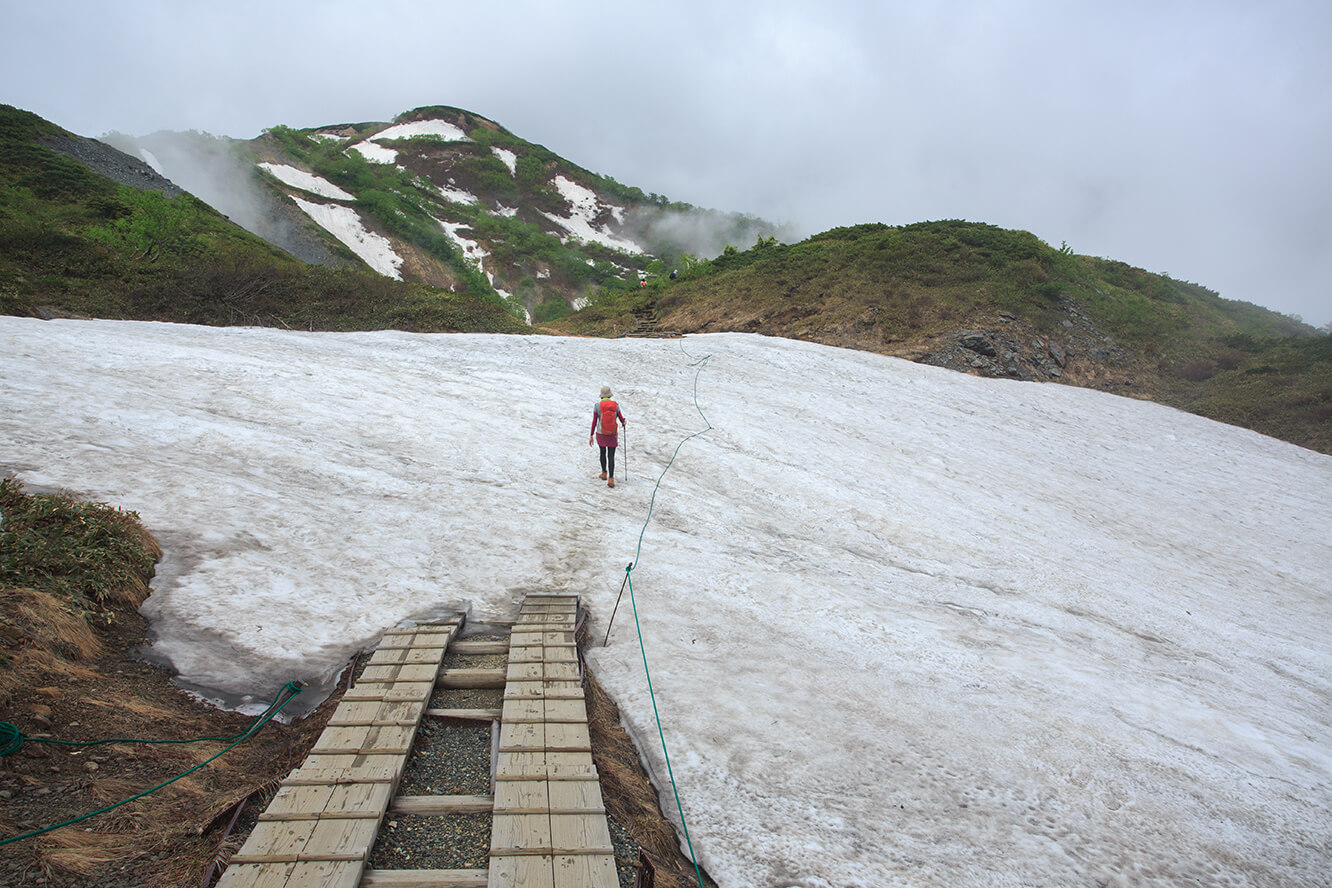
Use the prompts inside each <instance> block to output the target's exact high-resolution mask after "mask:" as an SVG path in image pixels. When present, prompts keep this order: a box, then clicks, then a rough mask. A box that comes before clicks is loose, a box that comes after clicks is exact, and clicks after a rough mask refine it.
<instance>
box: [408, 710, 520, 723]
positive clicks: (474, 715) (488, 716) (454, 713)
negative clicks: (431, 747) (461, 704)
mask: <svg viewBox="0 0 1332 888" xmlns="http://www.w3.org/2000/svg"><path fill="white" fill-rule="evenodd" d="M426 715H428V716H430V717H431V718H456V719H459V720H460V721H496V720H498V719H500V718H502V717H503V710H501V709H427V710H426Z"/></svg>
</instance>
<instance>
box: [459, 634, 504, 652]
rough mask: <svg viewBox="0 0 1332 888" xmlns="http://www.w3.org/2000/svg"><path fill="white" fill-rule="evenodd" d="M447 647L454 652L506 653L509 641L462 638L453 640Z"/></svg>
mask: <svg viewBox="0 0 1332 888" xmlns="http://www.w3.org/2000/svg"><path fill="white" fill-rule="evenodd" d="M449 649H450V650H451V651H453V652H454V653H455V654H507V653H508V652H509V643H508V642H507V641H484V640H479V639H478V640H473V639H467V638H464V639H461V640H459V641H455V642H454V643H453V644H452V645H451V646H450V648H449Z"/></svg>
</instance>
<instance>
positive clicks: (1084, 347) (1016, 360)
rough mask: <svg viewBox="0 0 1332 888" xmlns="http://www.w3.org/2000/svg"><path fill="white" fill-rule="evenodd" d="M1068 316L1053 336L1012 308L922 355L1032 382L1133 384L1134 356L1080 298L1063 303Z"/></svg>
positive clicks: (928, 360)
mask: <svg viewBox="0 0 1332 888" xmlns="http://www.w3.org/2000/svg"><path fill="white" fill-rule="evenodd" d="M1061 307H1062V308H1063V309H1064V312H1065V314H1066V315H1067V317H1066V318H1064V319H1063V320H1062V321H1061V322H1060V324H1059V327H1058V328H1057V329H1058V331H1059V332H1058V333H1057V334H1056V335H1053V336H1052V335H1050V334H1049V333H1042V332H1040V331H1038V330H1036V329H1035V328H1034V327H1033V326H1031V324H1029V323H1027V322H1026V321H1024V320H1022V319H1020V318H1018V317H1017V316H1016V315H1012V314H1009V313H1008V312H1000V313H999V314H998V315H997V316H996V318H995V321H994V323H993V324H991V325H987V326H984V327H979V328H971V329H967V330H962V331H959V332H957V333H953V334H951V335H947V336H943V337H940V338H939V339H938V340H937V341H936V343H935V346H934V348H933V349H932V350H931V351H929V353H927V354H924V355H921V356H920V357H919V358H917V360H919V361H920V362H921V363H925V364H933V365H935V366H938V367H947V368H949V369H951V370H960V371H963V372H966V373H973V374H976V375H978V376H989V377H1004V378H1008V379H1020V380H1027V381H1043V380H1060V381H1064V382H1070V381H1074V379H1070V378H1066V377H1068V376H1071V377H1073V378H1075V379H1077V380H1078V381H1079V382H1080V383H1085V382H1088V381H1094V380H1103V381H1107V382H1109V381H1111V380H1113V383H1114V384H1115V385H1129V386H1131V385H1132V381H1131V380H1130V379H1129V378H1128V376H1127V374H1128V372H1129V365H1130V355H1129V354H1128V352H1127V351H1126V350H1125V349H1124V348H1122V347H1121V346H1119V345H1118V344H1117V343H1116V342H1115V341H1114V340H1113V339H1111V338H1110V337H1109V336H1106V335H1104V334H1103V333H1101V332H1100V331H1099V330H1098V329H1096V326H1095V325H1094V324H1093V323H1092V321H1091V319H1090V318H1089V317H1088V316H1087V315H1086V313H1084V312H1083V311H1082V310H1081V309H1080V308H1079V307H1078V306H1077V305H1076V303H1074V302H1072V301H1071V300H1065V301H1064V302H1062V303H1061Z"/></svg>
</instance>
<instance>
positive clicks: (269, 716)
mask: <svg viewBox="0 0 1332 888" xmlns="http://www.w3.org/2000/svg"><path fill="white" fill-rule="evenodd" d="M300 692H301V686H300V683H299V682H294V681H289V682H287V683H286V684H284V685H283V686H282V689H281V690H279V691H278V692H277V696H275V697H274V698H273V702H272V703H269V704H268V708H267V709H266V710H264V712H263V713H262V714H261V715H260V716H259V717H258V718H257V719H255V722H254V724H253V725H251V726H250V728H249V729H248V730H246V731H244V732H242V733H240V734H237V735H235V737H234V738H233V737H196V738H195V739H193V740H91V741H87V742H83V743H77V742H70V741H62V740H54V741H53V740H48V739H47V738H43V737H29V738H26V739H28V740H30V741H32V742H53V743H60V744H62V745H66V746H95V745H97V744H98V743H198V742H199V741H201V740H218V741H221V742H226V741H228V740H232V739H235V741H236V742H234V743H232V744H231V745H230V746H228V747H227V748H226V749H224V750H222V751H221V752H219V753H218V754H217V755H214V756H211V757H210V758H207V759H205V760H203V761H202V762H199V764H197V765H195V766H194V767H193V768H190V769H189V770H188V771H184V772H183V773H180V774H177V775H176V776H175V777H172V778H171V779H170V780H167V781H166V782H165V783H159V784H158V785H157V786H154V787H153V788H152V789H145V790H144V791H143V792H141V793H139V794H138V795H134V796H130V797H129V798H127V799H125V800H123V801H119V802H116V803H115V804H112V805H107V806H106V807H105V808H99V809H98V810H96V811H93V812H91V813H89V814H82V815H80V816H78V817H73V818H71V819H69V820H66V821H65V822H64V823H57V824H54V825H52V826H47V827H43V828H42V829H35V830H33V831H32V832H28V833H24V834H23V835H19V836H11V837H9V838H7V839H0V845H8V844H9V843H10V842H17V841H19V840H21V839H30V838H32V837H33V836H40V835H41V834H43V833H48V832H51V831H52V830H56V829H60V828H61V827H62V826H69V825H71V824H74V823H81V822H83V821H84V820H88V819H89V818H92V817H96V816H97V815H98V814H105V813H106V812H107V811H110V810H112V809H114V808H119V807H120V806H121V805H128V804H129V803H130V802H132V801H135V800H136V799H141V798H143V797H144V796H146V795H148V794H150V793H154V792H157V791H158V790H159V789H161V788H162V787H164V786H169V785H171V784H172V783H175V782H176V781H177V780H179V779H181V778H182V777H186V776H188V775H190V774H193V773H194V772H195V771H197V770H199V769H200V768H202V767H203V766H204V765H206V764H208V763H209V762H211V761H213V760H214V759H217V758H221V757H222V756H223V755H226V754H227V753H228V752H231V750H233V749H235V748H236V747H237V746H239V745H240V744H241V743H243V742H245V741H246V740H248V739H249V738H250V737H252V736H254V735H255V733H257V732H258V731H259V729H260V728H262V727H263V726H264V725H266V724H268V723H269V722H270V721H272V720H273V718H274V717H275V716H277V714H278V713H279V712H281V711H282V710H283V709H285V708H286V707H287V704H288V703H290V702H291V701H292V700H294V699H296V695H297V694H299V693H300ZM288 693H289V696H287V698H286V699H285V700H283V699H282V697H283V695H284V694H288ZM279 700H281V701H282V702H281V704H279V703H278V701H279ZM0 725H7V726H8V727H7V728H5V729H4V730H3V732H0V736H8V735H10V734H11V731H10V730H9V729H12V734H13V735H16V736H17V737H18V738H19V739H18V740H17V744H18V745H17V746H14V747H13V750H9V751H14V750H17V749H18V747H19V746H22V745H23V733H22V732H21V731H19V730H18V728H15V727H14V726H13V725H10V724H9V723H8V722H4V723H0ZM12 742H13V740H12V738H11V741H10V743H12ZM10 743H7V744H6V747H5V748H6V749H7V750H8V749H9V745H10ZM5 754H6V755H7V754H8V752H6V753H5Z"/></svg>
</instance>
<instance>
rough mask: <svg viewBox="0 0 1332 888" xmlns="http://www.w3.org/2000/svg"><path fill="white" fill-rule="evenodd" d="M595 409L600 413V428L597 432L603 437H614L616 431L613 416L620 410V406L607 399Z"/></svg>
mask: <svg viewBox="0 0 1332 888" xmlns="http://www.w3.org/2000/svg"><path fill="white" fill-rule="evenodd" d="M597 409H598V410H600V411H601V428H600V429H598V431H599V432H600V433H601V434H603V435H614V434H615V431H616V429H615V414H616V412H617V411H618V410H619V409H620V405H619V404H616V403H615V402H614V401H612V400H611V399H610V398H607V399H606V400H604V401H602V402H601V403H600V404H598V405H597Z"/></svg>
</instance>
